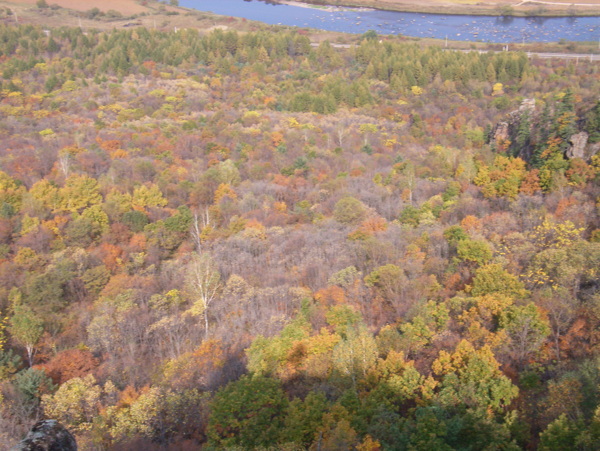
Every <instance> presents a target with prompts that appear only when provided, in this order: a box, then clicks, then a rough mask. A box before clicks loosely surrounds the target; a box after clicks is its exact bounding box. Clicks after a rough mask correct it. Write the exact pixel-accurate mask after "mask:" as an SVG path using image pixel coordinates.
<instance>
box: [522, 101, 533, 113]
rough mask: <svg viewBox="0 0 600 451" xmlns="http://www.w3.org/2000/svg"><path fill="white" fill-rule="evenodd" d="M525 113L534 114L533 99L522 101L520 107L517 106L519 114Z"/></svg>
mask: <svg viewBox="0 0 600 451" xmlns="http://www.w3.org/2000/svg"><path fill="white" fill-rule="evenodd" d="M525 111H529V112H530V113H533V112H535V99H523V101H522V102H521V105H519V112H520V113H523V112H525Z"/></svg>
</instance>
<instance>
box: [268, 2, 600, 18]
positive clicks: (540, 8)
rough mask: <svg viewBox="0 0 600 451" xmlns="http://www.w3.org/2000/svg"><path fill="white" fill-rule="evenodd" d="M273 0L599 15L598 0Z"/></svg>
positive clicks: (442, 11) (458, 12) (418, 10)
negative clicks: (572, 0) (571, 0)
mask: <svg viewBox="0 0 600 451" xmlns="http://www.w3.org/2000/svg"><path fill="white" fill-rule="evenodd" d="M275 2H276V3H281V4H290V3H304V4H309V5H319V6H324V7H329V8H336V7H352V8H371V9H378V10H382V11H398V12H413V13H423V14H448V15H473V16H515V17H531V16H538V17H539V16H541V17H574V16H577V17H585V16H598V15H600V1H598V0H579V2H578V3H566V2H550V1H542V0H525V1H517V2H515V1H511V0H498V1H495V2H493V3H492V2H490V3H488V2H483V1H481V0H421V1H419V2H414V1H413V0H303V1H302V2H297V1H294V2H288V1H286V0H281V1H279V0H275Z"/></svg>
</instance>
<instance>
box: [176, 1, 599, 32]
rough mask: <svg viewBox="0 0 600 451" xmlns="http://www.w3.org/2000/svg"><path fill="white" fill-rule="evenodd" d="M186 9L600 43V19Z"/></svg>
mask: <svg viewBox="0 0 600 451" xmlns="http://www.w3.org/2000/svg"><path fill="white" fill-rule="evenodd" d="M179 4H180V5H181V6H184V7H186V8H193V9H196V10H200V11H210V12H213V13H215V14H221V15H224V16H233V17H243V18H246V19H249V20H258V21H261V22H265V23H268V24H272V25H277V24H279V25H290V26H296V27H310V28H318V29H321V30H328V31H341V32H344V33H357V34H362V33H364V32H366V31H368V30H374V31H376V32H377V33H378V34H389V35H404V36H413V37H422V38H426V37H427V38H438V39H446V38H448V39H451V40H456V41H481V42H499V43H511V42H557V41H560V40H561V39H564V40H566V41H592V42H600V17H495V16H456V15H444V14H419V13H400V12H395V11H379V10H364V9H352V8H329V9H324V8H318V7H308V6H293V5H278V4H270V3H265V2H262V1H252V0H180V1H179Z"/></svg>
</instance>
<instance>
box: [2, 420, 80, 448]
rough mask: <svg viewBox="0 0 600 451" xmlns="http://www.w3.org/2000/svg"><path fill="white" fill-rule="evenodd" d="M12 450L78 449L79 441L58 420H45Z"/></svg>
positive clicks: (34, 427)
mask: <svg viewBox="0 0 600 451" xmlns="http://www.w3.org/2000/svg"><path fill="white" fill-rule="evenodd" d="M11 451H77V442H76V441H75V438H74V437H73V436H72V435H71V433H70V432H69V431H67V429H65V427H64V426H62V425H61V424H60V423H59V422H58V421H56V420H43V421H38V422H37V423H36V424H35V425H34V426H33V427H32V428H31V430H30V431H29V432H28V433H27V436H26V437H25V438H24V439H23V440H21V441H20V442H19V444H18V445H16V446H15V447H13V448H12V450H11Z"/></svg>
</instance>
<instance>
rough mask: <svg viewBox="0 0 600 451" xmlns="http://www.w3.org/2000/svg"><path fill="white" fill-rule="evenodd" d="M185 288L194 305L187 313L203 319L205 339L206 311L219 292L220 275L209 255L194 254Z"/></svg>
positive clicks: (206, 328) (206, 333) (206, 330)
mask: <svg viewBox="0 0 600 451" xmlns="http://www.w3.org/2000/svg"><path fill="white" fill-rule="evenodd" d="M187 288H188V291H189V293H190V295H191V296H192V297H193V298H194V303H193V304H192V306H191V307H190V309H189V310H188V311H187V313H188V314H190V315H193V316H203V317H204V333H205V338H207V337H208V311H209V308H210V306H211V304H212V303H213V301H214V300H215V299H216V298H217V295H218V294H219V291H220V290H221V274H220V273H219V271H218V269H217V267H216V265H215V263H214V262H213V260H212V258H211V257H210V255H208V254H206V253H203V254H195V255H194V256H193V257H192V260H191V262H190V263H189V265H188V269H187Z"/></svg>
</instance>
